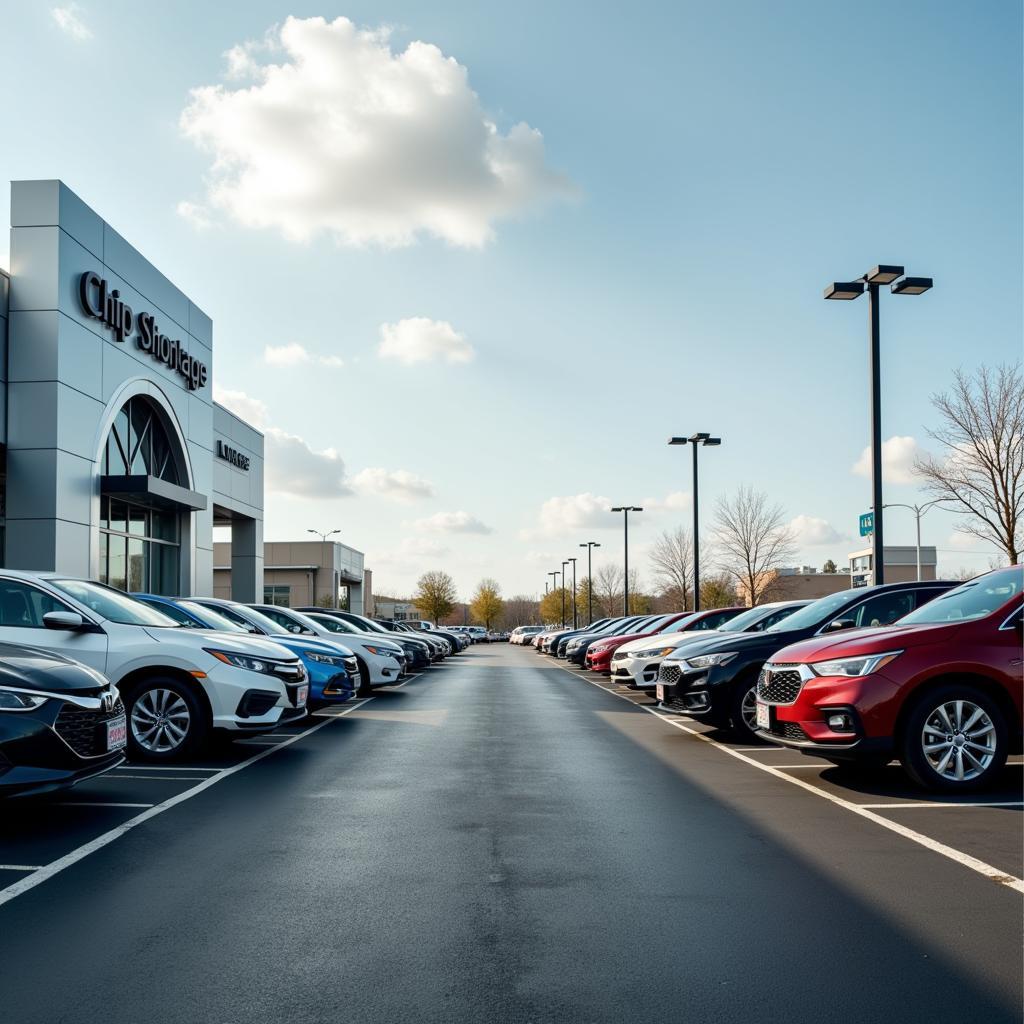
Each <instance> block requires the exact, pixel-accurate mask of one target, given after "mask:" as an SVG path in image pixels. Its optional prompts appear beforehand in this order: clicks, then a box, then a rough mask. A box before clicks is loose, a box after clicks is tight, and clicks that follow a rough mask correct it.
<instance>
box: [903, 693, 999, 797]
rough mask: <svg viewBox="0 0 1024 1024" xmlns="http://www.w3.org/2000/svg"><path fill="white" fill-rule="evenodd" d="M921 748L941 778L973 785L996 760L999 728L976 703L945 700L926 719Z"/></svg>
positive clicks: (929, 763)
mask: <svg viewBox="0 0 1024 1024" xmlns="http://www.w3.org/2000/svg"><path fill="white" fill-rule="evenodd" d="M921 749H922V751H923V753H924V756H925V760H926V761H927V762H928V765H929V766H930V767H931V769H932V771H934V772H935V774H936V775H938V776H939V777H940V778H942V779H947V780H949V781H950V782H969V781H971V780H972V779H976V778H978V776H979V775H983V774H984V773H985V772H986V771H987V770H988V768H989V767H990V766H991V764H992V762H993V761H994V760H995V757H996V749H997V736H996V727H995V724H994V723H993V721H992V719H991V718H990V717H989V715H988V713H987V712H986V711H985V709H984V708H982V707H979V706H978V705H977V704H975V703H974V702H973V701H970V700H950V701H945V702H943V703H942V704H939V705H938V706H937V707H936V708H934V709H933V710H932V711H931V713H930V714H929V715H928V717H927V718H926V719H925V723H924V727H923V728H922V730H921Z"/></svg>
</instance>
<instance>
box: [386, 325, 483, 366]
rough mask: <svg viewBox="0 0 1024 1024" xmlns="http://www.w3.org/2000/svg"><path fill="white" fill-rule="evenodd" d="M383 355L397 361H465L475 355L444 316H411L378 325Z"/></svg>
mask: <svg viewBox="0 0 1024 1024" xmlns="http://www.w3.org/2000/svg"><path fill="white" fill-rule="evenodd" d="M377 353H378V355H380V357H381V358H382V359H397V360H398V361H399V362H400V363H405V364H406V365H412V364H413V363H426V362H430V361H432V360H434V359H444V360H446V361H447V362H449V363H468V362H469V361H470V360H471V359H472V358H473V356H474V354H475V353H474V351H473V346H472V345H471V344H470V343H469V342H468V341H467V340H466V338H465V336H464V335H462V334H459V332H458V331H456V330H455V328H454V327H452V325H451V324H450V323H448V322H447V321H446V320H430V319H428V318H427V317H425V316H413V317H409V318H408V319H405V320H399V321H398V323H396V324H381V325H380V347H379V348H378V349H377Z"/></svg>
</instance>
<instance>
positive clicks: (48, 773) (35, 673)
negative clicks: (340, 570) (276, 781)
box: [0, 570, 470, 796]
mask: <svg viewBox="0 0 1024 1024" xmlns="http://www.w3.org/2000/svg"><path fill="white" fill-rule="evenodd" d="M418 626H419V624H418V623H417V624H416V625H415V626H413V625H408V624H406V623H402V622H392V621H377V620H374V619H370V618H367V617H365V616H362V615H357V614H354V613H352V612H348V611H343V610H340V609H333V608H314V607H308V608H297V609H292V608H282V607H279V606H277V605H268V604H241V603H237V602H233V601H225V600H219V599H215V598H169V597H162V596H158V595H154V594H136V595H128V594H125V593H123V592H122V591H119V590H115V589H113V588H111V587H107V586H104V585H102V584H100V583H95V582H92V581H90V580H82V579H73V578H68V577H65V576H61V575H59V574H56V573H29V572H15V571H13V570H0V796H11V795H24V794H28V793H40V792H46V791H50V790H54V789H60V788H64V787H67V786H71V785H74V784H76V783H78V782H81V781H82V780H84V779H87V778H90V777H92V776H95V775H99V774H102V773H103V772H106V771H109V770H111V769H112V768H114V767H116V766H117V765H119V764H120V763H122V762H123V761H124V759H125V756H126V753H127V754H129V755H130V756H131V757H132V758H133V759H137V760H143V761H150V762H156V763H160V762H167V761H174V760H176V759H179V758H184V757H189V756H192V755H194V754H196V753H197V752H198V751H199V750H200V749H201V748H203V747H204V746H205V745H207V744H208V743H210V742H211V741H212V740H213V739H215V738H216V737H222V738H224V737H227V738H231V737H236V738H237V737H242V736H250V735H253V734H258V733H263V732H270V731H272V730H274V729H276V728H277V727H279V726H281V725H284V724H288V723H290V722H295V721H297V720H299V719H302V718H304V717H305V716H306V715H307V714H308V713H309V711H310V710H311V709H316V708H318V707H324V706H327V705H331V704H343V703H344V702H346V701H348V700H351V699H352V698H353V697H354V696H356V695H367V694H370V693H372V692H373V690H374V689H375V688H376V687H380V686H391V685H394V684H395V683H397V682H399V681H400V680H401V679H402V678H403V676H405V675H406V674H407V673H409V672H413V671H416V672H419V671H423V670H424V669H426V668H428V667H429V666H431V665H433V664H436V663H437V662H439V661H441V660H443V659H444V658H446V657H448V656H450V655H453V654H457V653H459V652H460V651H463V650H465V649H466V648H467V647H468V646H469V642H470V641H469V640H468V638H467V637H465V636H464V635H462V634H460V633H457V632H451V631H448V630H444V629H429V630H428V629H422V628H417V627H418Z"/></svg>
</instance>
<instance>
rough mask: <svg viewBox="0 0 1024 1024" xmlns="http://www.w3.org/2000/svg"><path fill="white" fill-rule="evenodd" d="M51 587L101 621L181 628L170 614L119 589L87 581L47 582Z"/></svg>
mask: <svg viewBox="0 0 1024 1024" xmlns="http://www.w3.org/2000/svg"><path fill="white" fill-rule="evenodd" d="M50 583H51V585H52V586H54V587H56V588H57V590H61V591H63V592H64V593H65V594H67V595H68V596H69V597H73V598H74V599H75V600H76V601H78V602H79V603H80V604H84V605H85V606H86V607H87V608H88V609H89V610H90V611H94V612H95V613H96V614H97V615H99V616H100V617H101V618H103V619H109V620H110V621H111V622H119V623H121V624H123V625H125V626H163V627H171V628H174V629H180V628H181V626H180V625H179V624H178V623H177V622H175V621H174V619H172V618H171V617H170V616H169V615H164V613H163V612H162V611H159V610H158V609H156V608H154V607H153V606H152V605H149V604H146V603H145V602H144V601H137V600H136V599H135V598H134V597H129V596H128V595H127V594H124V593H122V592H121V591H120V590H114V588H113V587H107V586H104V585H103V584H102V583H93V582H91V581H90V580H50Z"/></svg>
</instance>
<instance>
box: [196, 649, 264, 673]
mask: <svg viewBox="0 0 1024 1024" xmlns="http://www.w3.org/2000/svg"><path fill="white" fill-rule="evenodd" d="M204 650H205V651H206V653H207V654H211V655H213V657H215V658H216V659H217V660H218V661H223V662H224V664H225V665H233V666H234V667H235V668H244V669H246V670H247V671H249V672H260V673H262V674H263V675H268V674H270V673H271V672H273V671H274V664H273V662H270V661H264V660H263V659H262V658H252V657H250V656H249V655H248V654H235V653H234V652H233V651H215V650H212V649H211V648H209V647H207V648H204Z"/></svg>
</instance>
